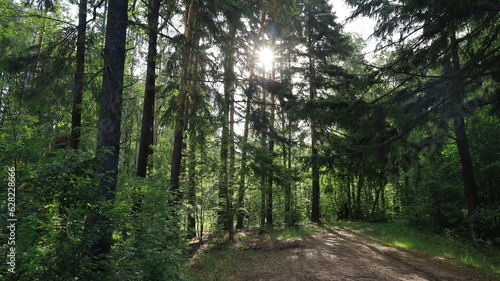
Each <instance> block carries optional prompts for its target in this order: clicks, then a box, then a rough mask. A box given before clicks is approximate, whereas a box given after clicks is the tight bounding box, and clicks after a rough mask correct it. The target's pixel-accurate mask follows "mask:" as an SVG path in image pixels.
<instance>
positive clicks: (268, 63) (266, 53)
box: [258, 47, 274, 70]
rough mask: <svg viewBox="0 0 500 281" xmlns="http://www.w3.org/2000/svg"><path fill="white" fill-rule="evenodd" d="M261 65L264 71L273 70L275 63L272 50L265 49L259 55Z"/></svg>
mask: <svg viewBox="0 0 500 281" xmlns="http://www.w3.org/2000/svg"><path fill="white" fill-rule="evenodd" d="M258 55H259V63H260V64H261V66H262V67H263V68H264V69H268V70H269V69H271V68H272V66H273V61H274V52H273V50H271V48H268V47H265V48H262V49H260V51H259V53H258Z"/></svg>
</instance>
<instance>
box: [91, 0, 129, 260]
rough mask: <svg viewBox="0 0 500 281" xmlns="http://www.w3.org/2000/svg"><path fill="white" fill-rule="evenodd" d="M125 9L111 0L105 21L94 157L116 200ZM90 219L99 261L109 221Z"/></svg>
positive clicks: (104, 186) (107, 192)
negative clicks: (95, 238) (95, 154)
mask: <svg viewBox="0 0 500 281" xmlns="http://www.w3.org/2000/svg"><path fill="white" fill-rule="evenodd" d="M127 8H128V1H127V0H110V1H109V9H108V15H107V19H108V21H107V24H106V43H105V49H104V64H105V65H104V74H103V82H102V95H101V105H100V114H99V124H98V136H97V158H99V159H100V160H101V161H102V162H101V164H100V166H99V167H98V170H97V173H98V174H102V175H103V176H102V177H101V179H100V186H101V190H102V193H103V195H104V197H105V199H106V200H108V201H114V200H115V197H116V195H115V190H116V184H117V179H118V159H119V150H120V126H121V113H122V100H123V78H124V66H125V45H126V34H127ZM89 221H90V222H92V223H95V224H94V227H96V226H97V229H100V231H99V232H98V233H96V235H98V238H97V240H95V241H94V242H93V243H92V245H91V247H90V255H91V257H92V258H94V259H98V260H99V259H101V258H104V256H105V255H107V254H108V253H109V252H110V250H111V242H112V239H113V238H112V226H111V221H110V219H109V218H107V217H106V215H102V214H94V215H91V218H90V219H89ZM90 227H92V226H90Z"/></svg>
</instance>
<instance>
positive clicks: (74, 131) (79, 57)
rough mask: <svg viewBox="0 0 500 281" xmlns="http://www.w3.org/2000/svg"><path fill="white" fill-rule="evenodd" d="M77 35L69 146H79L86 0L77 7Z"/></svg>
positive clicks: (75, 147) (83, 81)
mask: <svg viewBox="0 0 500 281" xmlns="http://www.w3.org/2000/svg"><path fill="white" fill-rule="evenodd" d="M78 9H79V10H78V35H77V41H76V72H75V77H74V84H75V85H74V86H73V87H74V88H73V111H72V112H71V139H70V147H71V148H73V149H79V148H80V136H81V126H82V102H83V88H84V85H85V80H84V78H85V76H84V72H85V37H86V33H87V0H80V4H79V7H78Z"/></svg>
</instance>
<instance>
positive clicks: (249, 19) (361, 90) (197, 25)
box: [0, 0, 500, 281]
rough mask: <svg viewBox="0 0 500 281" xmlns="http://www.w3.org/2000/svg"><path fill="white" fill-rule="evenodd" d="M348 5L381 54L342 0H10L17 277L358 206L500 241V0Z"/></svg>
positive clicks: (7, 63)
mask: <svg viewBox="0 0 500 281" xmlns="http://www.w3.org/2000/svg"><path fill="white" fill-rule="evenodd" d="M344 1H345V5H347V6H348V7H350V9H351V13H350V15H349V17H348V18H347V20H346V21H347V22H348V21H351V20H354V19H356V18H359V17H369V18H372V19H373V20H375V21H376V26H375V29H374V31H373V34H372V35H371V38H372V39H373V40H375V41H376V44H377V45H376V48H375V49H374V50H371V51H366V48H365V47H366V44H367V43H366V42H365V40H364V39H363V38H362V37H361V36H360V35H359V34H356V33H352V32H347V31H345V29H344V25H345V23H346V21H341V20H339V18H337V16H336V9H337V5H336V3H337V2H341V1H328V0H221V1H200V0H180V1H174V0H140V1H138V0H133V1H129V0H79V1H75V0H59V1H55V0H0V136H1V137H0V149H1V152H2V154H1V155H0V165H1V168H2V175H1V176H0V181H1V182H2V188H1V192H0V194H1V196H0V202H1V203H0V207H1V208H0V209H1V211H0V217H1V221H2V230H1V236H0V239H1V243H0V245H1V246H0V248H1V252H2V255H1V256H2V258H1V262H0V279H2V280H28V281H30V280H64V281H66V280H121V281H125V280H191V279H189V277H186V276H185V274H184V273H183V270H182V267H183V264H185V261H186V259H188V254H187V253H188V250H189V249H188V246H187V241H190V240H193V239H196V240H197V241H200V242H203V241H207V240H213V239H215V240H216V241H218V242H217V243H221V244H224V243H232V242H231V241H234V240H235V237H237V235H238V233H239V232H241V231H244V230H250V229H252V230H257V231H259V232H260V233H269V232H272V231H274V230H277V229H293V228H296V227H300V226H304V225H319V226H324V225H329V224H331V223H334V222H337V221H344V222H351V221H353V222H356V221H358V222H360V221H362V222H374V223H375V222H376V223H379V222H384V223H395V222H397V223H398V224H400V225H405V226H407V227H410V228H412V229H415V230H418V231H423V232H426V233H432V234H435V235H439V236H442V237H446V238H447V239H453V240H457V241H462V242H463V243H472V244H475V245H478V247H493V249H496V250H499V249H500V37H499V34H500V3H499V2H498V1H497V0H474V1H470V0H441V1H433V0H344ZM295 246H297V245H295ZM295 246H294V247H295ZM297 247H298V246H297ZM4 278H5V279H4ZM207 280H215V279H207ZM242 280H243V279H242ZM248 280H250V279H248ZM255 280H268V279H255ZM269 280H273V279H272V278H271V279H269ZM279 280H282V279H279ZM283 280H284V279H283ZM289 280H295V279H289ZM299 280H302V279H299ZM304 280H315V279H304ZM318 280H320V279H318ZM321 280H326V279H321ZM331 280H334V279H331ZM335 280H337V279H335ZM339 280H340V279H339ZM353 280H355V279H353ZM359 280H361V279H359ZM363 280H365V279H363ZM411 280H413V279H411ZM419 280H420V279H419ZM426 280H436V279H426Z"/></svg>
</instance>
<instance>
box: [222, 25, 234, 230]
mask: <svg viewBox="0 0 500 281" xmlns="http://www.w3.org/2000/svg"><path fill="white" fill-rule="evenodd" d="M229 22H230V21H229ZM235 35H236V28H235V27H234V26H233V25H232V24H231V23H229V34H228V38H227V41H228V42H227V43H228V44H227V50H226V54H225V57H224V78H223V80H224V100H223V105H222V110H223V113H222V137H221V168H220V179H219V180H220V181H219V208H220V214H219V220H220V225H221V226H222V228H223V230H225V231H227V232H228V233H229V239H232V235H233V214H232V196H231V190H232V184H231V179H232V175H231V174H230V172H231V171H232V167H229V164H230V162H231V159H230V153H231V151H230V150H231V146H233V144H231V142H232V141H231V134H232V132H231V127H232V125H231V124H230V123H231V113H230V112H231V107H232V106H231V103H232V101H231V97H232V96H234V81H235V73H234V54H235V48H234V37H235ZM233 161H234V160H233Z"/></svg>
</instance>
